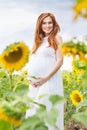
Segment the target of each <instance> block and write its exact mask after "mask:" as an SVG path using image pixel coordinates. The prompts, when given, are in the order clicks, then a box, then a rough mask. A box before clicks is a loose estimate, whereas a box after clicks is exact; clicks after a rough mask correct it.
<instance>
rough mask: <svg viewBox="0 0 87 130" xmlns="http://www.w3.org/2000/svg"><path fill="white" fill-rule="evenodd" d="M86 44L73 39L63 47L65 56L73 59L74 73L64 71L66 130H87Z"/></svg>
mask: <svg viewBox="0 0 87 130" xmlns="http://www.w3.org/2000/svg"><path fill="white" fill-rule="evenodd" d="M85 42H86V40H85ZM85 42H81V41H79V40H77V39H76V38H73V39H72V40H71V41H68V42H66V43H63V46H62V52H63V55H64V56H68V57H69V56H70V57H72V63H71V65H72V71H64V70H63V71H62V76H63V85H64V98H65V115H64V117H65V130H69V129H70V130H74V129H82V130H87V45H86V44H85ZM73 122H74V123H73ZM80 125H81V126H80Z"/></svg>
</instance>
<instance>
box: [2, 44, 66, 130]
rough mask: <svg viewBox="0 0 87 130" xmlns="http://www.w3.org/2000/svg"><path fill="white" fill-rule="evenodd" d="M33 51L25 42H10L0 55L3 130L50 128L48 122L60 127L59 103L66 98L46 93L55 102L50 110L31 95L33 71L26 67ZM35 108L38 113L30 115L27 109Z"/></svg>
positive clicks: (45, 129)
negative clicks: (31, 73) (31, 72)
mask: <svg viewBox="0 0 87 130" xmlns="http://www.w3.org/2000/svg"><path fill="white" fill-rule="evenodd" d="M29 54H30V49H29V47H28V46H26V44H25V43H24V42H16V43H13V44H10V45H9V46H7V47H6V49H5V50H4V51H3V52H2V54H0V130H5V129H6V130H48V127H47V126H46V123H48V124H49V125H52V126H53V127H55V128H56V129H57V130H59V128H58V126H56V120H57V117H58V110H57V109H56V104H57V103H59V102H60V101H63V100H64V98H63V97H60V96H58V95H52V96H48V95H46V96H47V98H48V99H49V101H50V102H51V103H52V107H51V109H50V110H49V111H47V110H46V106H45V105H43V104H39V103H38V102H36V101H34V99H33V98H30V97H29V96H28V92H29V74H28V71H27V70H23V69H22V68H23V67H24V66H25V65H26V64H27V63H28V62H29ZM42 97H43V96H42ZM40 98H41V97H40ZM35 107H37V110H36V112H35V114H34V115H32V116H29V117H28V118H26V111H27V110H29V109H34V108H35Z"/></svg>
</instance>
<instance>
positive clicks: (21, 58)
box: [0, 42, 30, 71]
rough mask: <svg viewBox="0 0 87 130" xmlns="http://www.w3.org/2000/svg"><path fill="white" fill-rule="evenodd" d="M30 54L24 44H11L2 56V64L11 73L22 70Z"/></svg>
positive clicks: (0, 59)
mask: <svg viewBox="0 0 87 130" xmlns="http://www.w3.org/2000/svg"><path fill="white" fill-rule="evenodd" d="M29 52H30V51H29V48H28V47H27V46H26V45H25V43H24V42H18V43H14V44H11V45H9V46H8V47H7V48H6V49H5V50H4V52H3V53H2V55H1V56H0V62H1V63H2V65H3V67H4V68H6V69H7V70H9V71H14V70H20V69H21V68H22V67H23V66H24V65H25V64H26V63H27V62H28V58H29Z"/></svg>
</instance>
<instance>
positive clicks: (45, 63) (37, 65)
mask: <svg viewBox="0 0 87 130" xmlns="http://www.w3.org/2000/svg"><path fill="white" fill-rule="evenodd" d="M54 63H55V61H54V60H52V59H48V58H46V57H45V58H44V57H37V58H36V57H35V58H31V59H30V61H29V75H30V76H36V77H40V76H44V75H46V74H48V73H49V72H50V71H51V69H52V68H53V66H54Z"/></svg>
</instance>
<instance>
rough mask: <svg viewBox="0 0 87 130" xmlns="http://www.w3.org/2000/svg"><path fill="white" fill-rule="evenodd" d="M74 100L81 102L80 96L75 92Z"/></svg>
mask: <svg viewBox="0 0 87 130" xmlns="http://www.w3.org/2000/svg"><path fill="white" fill-rule="evenodd" d="M75 100H76V101H77V102H81V98H80V97H79V96H78V95H77V94H75Z"/></svg>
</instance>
